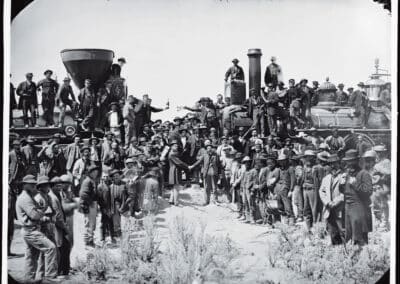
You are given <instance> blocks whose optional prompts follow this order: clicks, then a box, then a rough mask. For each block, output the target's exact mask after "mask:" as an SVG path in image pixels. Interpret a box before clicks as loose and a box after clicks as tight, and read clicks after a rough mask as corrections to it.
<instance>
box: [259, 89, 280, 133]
mask: <svg viewBox="0 0 400 284" xmlns="http://www.w3.org/2000/svg"><path fill="white" fill-rule="evenodd" d="M261 94H262V98H263V100H264V102H265V104H266V106H267V122H268V130H269V134H270V135H276V134H277V132H278V126H277V124H276V115H277V114H278V112H279V106H278V102H279V96H278V93H276V92H275V89H274V87H273V84H272V83H269V84H268V91H267V94H266V97H265V96H264V94H263V93H261ZM261 136H265V134H264V133H262V132H261Z"/></svg>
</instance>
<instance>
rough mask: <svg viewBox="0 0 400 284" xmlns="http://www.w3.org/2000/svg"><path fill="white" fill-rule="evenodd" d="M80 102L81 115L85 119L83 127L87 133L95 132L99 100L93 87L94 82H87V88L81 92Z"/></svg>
mask: <svg viewBox="0 0 400 284" xmlns="http://www.w3.org/2000/svg"><path fill="white" fill-rule="evenodd" d="M78 100H79V108H80V115H81V117H82V118H83V121H82V123H81V126H82V128H83V130H85V131H88V130H93V129H94V127H95V114H96V112H95V110H96V107H97V99H96V96H95V93H94V90H93V87H92V80H90V79H86V80H85V86H84V87H83V88H82V89H81V90H80V92H79V95H78Z"/></svg>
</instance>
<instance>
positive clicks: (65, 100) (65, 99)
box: [56, 77, 77, 127]
mask: <svg viewBox="0 0 400 284" xmlns="http://www.w3.org/2000/svg"><path fill="white" fill-rule="evenodd" d="M63 82H64V83H63V84H62V85H61V87H60V89H59V90H58V92H57V97H56V104H58V105H59V107H60V119H59V122H58V123H59V127H63V125H64V118H65V111H66V109H67V106H69V107H70V108H71V110H72V114H73V117H76V116H77V111H76V107H77V101H76V99H75V94H74V91H73V90H72V87H71V85H70V83H71V79H70V78H68V77H65V79H64V80H63ZM70 96H71V99H72V100H71V99H70V98H69V97H70Z"/></svg>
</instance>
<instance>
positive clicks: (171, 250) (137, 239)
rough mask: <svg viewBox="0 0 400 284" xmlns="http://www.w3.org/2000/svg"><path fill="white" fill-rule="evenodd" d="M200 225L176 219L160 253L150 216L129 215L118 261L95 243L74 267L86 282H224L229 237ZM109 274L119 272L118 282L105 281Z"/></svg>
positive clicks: (231, 248) (230, 246)
mask: <svg viewBox="0 0 400 284" xmlns="http://www.w3.org/2000/svg"><path fill="white" fill-rule="evenodd" d="M205 229H206V226H205V225H204V224H193V223H190V222H188V220H186V219H185V218H184V217H183V216H179V217H176V218H175V219H174V220H173V222H172V223H171V224H170V228H169V233H168V235H167V236H166V247H165V249H164V250H162V251H161V250H160V238H159V236H158V235H157V230H156V227H155V222H154V217H152V216H148V217H145V218H144V219H143V220H142V222H138V221H137V220H135V219H131V220H129V221H128V222H127V223H126V224H125V226H124V231H123V237H122V239H121V258H120V260H119V261H114V259H113V258H112V257H111V256H110V253H109V252H108V249H107V248H106V247H99V248H95V249H94V250H93V252H91V253H89V254H88V257H87V262H86V263H85V262H82V261H81V262H79V263H78V270H79V271H80V272H81V274H82V275H83V276H85V278H86V279H87V280H89V281H107V283H114V282H115V283H117V282H118V281H119V282H121V281H122V282H123V283H135V284H136V283H140V284H142V283H173V284H175V283H178V284H179V283H182V284H183V283H185V284H186V283H202V282H203V281H205V280H207V281H217V282H218V283H229V279H230V277H231V275H233V273H232V270H231V267H230V266H231V263H232V261H233V260H234V258H235V257H236V256H237V255H238V251H237V249H236V248H235V246H234V244H233V243H232V241H231V239H230V238H229V237H220V238H217V237H213V236H210V235H208V234H206V232H205ZM111 274H112V275H113V276H115V275H120V277H119V280H118V281H117V280H113V279H109V278H110V276H111ZM114 278H115V277H114Z"/></svg>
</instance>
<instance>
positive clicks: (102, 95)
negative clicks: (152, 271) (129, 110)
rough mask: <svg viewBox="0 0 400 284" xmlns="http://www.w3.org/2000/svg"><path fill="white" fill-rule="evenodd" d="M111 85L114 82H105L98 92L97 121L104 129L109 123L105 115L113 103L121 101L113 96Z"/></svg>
mask: <svg viewBox="0 0 400 284" xmlns="http://www.w3.org/2000/svg"><path fill="white" fill-rule="evenodd" d="M111 85H112V82H111V81H110V80H108V81H107V82H106V83H105V87H104V88H100V89H99V91H98V92H97V104H98V105H99V107H98V109H97V122H96V126H97V127H99V128H100V129H104V128H105V126H106V124H107V117H106V116H105V115H104V114H106V113H108V111H109V110H110V105H111V103H113V102H115V103H119V102H118V100H116V99H114V98H113V97H112V96H111Z"/></svg>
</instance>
